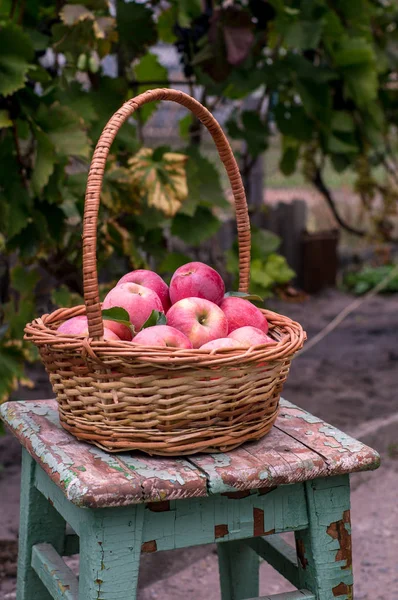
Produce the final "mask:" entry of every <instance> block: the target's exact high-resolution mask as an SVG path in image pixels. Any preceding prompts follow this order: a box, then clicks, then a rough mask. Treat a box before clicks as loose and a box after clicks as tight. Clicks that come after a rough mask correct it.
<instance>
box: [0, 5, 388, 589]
mask: <svg viewBox="0 0 398 600" xmlns="http://www.w3.org/2000/svg"><path fill="white" fill-rule="evenodd" d="M397 26H398V5H397V2H396V1H393V0H391V1H389V0H350V1H349V2H347V1H346V0H334V2H328V1H327V0H305V1H304V0H302V1H301V0H241V1H237V0H226V1H216V0H169V1H166V0H152V1H141V2H138V1H131V2H125V1H124V0H112V1H107V0H88V1H84V0H77V1H76V2H75V1H70V2H64V1H63V0H2V2H1V4H0V302H1V308H0V402H3V401H6V400H7V399H9V398H12V399H30V398H32V399H33V398H44V397H51V395H52V391H51V389H50V387H49V384H48V380H47V376H46V375H45V373H44V371H43V369H42V367H41V365H40V363H39V362H38V356H37V353H36V351H35V349H34V348H33V346H31V345H28V344H27V343H25V342H24V341H23V329H24V326H25V323H26V322H28V321H30V320H32V319H33V318H34V317H36V316H38V315H40V314H43V313H46V312H50V311H52V310H54V309H55V308H56V307H58V306H73V305H76V304H81V303H82V302H83V299H82V278H81V267H82V263H81V233H82V216H83V209H84V193H85V183H86V178H87V172H88V168H89V164H90V157H91V155H92V152H93V149H94V147H95V144H96V142H97V140H98V137H99V135H100V133H101V131H102V129H103V127H104V126H105V124H106V122H107V121H108V119H109V118H110V117H111V115H112V114H113V113H114V112H115V111H116V110H117V109H118V108H119V107H120V106H121V105H122V104H123V102H125V101H126V100H128V99H129V98H132V97H134V96H135V95H137V94H139V93H141V92H143V91H145V90H148V89H151V88H156V87H172V88H176V89H179V90H182V91H184V92H186V93H188V94H190V95H192V96H194V97H195V98H197V99H198V100H199V101H200V102H202V104H204V105H205V106H207V108H208V109H209V110H210V111H211V112H212V113H213V114H214V115H215V116H216V118H217V119H218V120H219V122H220V123H221V125H222V126H223V128H224V130H225V132H226V134H227V136H228V138H229V140H230V143H231V145H232V147H233V149H234V152H235V155H236V158H237V160H238V162H239V166H240V169H241V174H242V177H243V180H244V183H245V187H246V191H247V199H248V204H249V210H250V215H251V223H252V242H253V243H252V263H251V278H252V284H251V289H252V291H253V292H254V293H257V294H259V295H260V296H261V297H262V298H264V302H265V306H267V307H269V308H271V309H273V310H276V311H278V312H282V313H285V314H287V315H289V316H291V317H292V318H294V319H296V320H298V321H300V322H301V323H302V324H303V326H304V327H305V328H306V330H307V333H308V337H309V342H308V343H307V346H306V347H305V348H304V351H303V352H302V354H301V355H299V356H298V357H297V358H296V359H295V361H294V363H293V367H292V371H291V375H290V378H289V380H288V382H287V384H286V387H285V391H284V395H285V397H287V398H288V399H289V400H290V401H291V402H293V403H296V404H298V405H300V406H302V407H304V408H305V409H307V410H309V411H310V412H312V413H314V414H316V415H318V416H320V417H322V418H324V419H325V420H326V421H329V422H331V423H333V424H334V425H336V426H338V427H340V428H342V429H343V430H345V431H347V432H349V433H351V434H352V435H354V436H356V437H359V438H360V439H362V440H363V441H365V442H366V443H368V444H370V445H373V446H374V447H376V448H377V449H378V450H379V451H380V452H381V453H382V456H383V466H382V468H381V469H379V471H377V472H376V473H373V474H367V475H364V474H362V475H356V476H354V477H353V516H352V518H353V526H354V568H355V573H354V575H355V578H356V586H357V588H356V598H357V599H358V600H370V599H372V600H378V599H380V600H397V598H398V565H397V562H396V556H398V541H397V540H398V536H397V533H398V531H397V529H398V525H397V523H398V505H397V502H396V490H397V487H398V480H397V476H396V467H397V464H398V461H397V457H398V434H397V431H398V400H397V392H396V389H397V386H398V374H397V361H398V350H397V337H398V302H397V296H396V293H397V292H398V269H397V247H398V246H397V242H398V218H397V206H398V204H397V199H398V195H397V194H398V169H397V166H398V146H397V125H398V76H397V74H398V30H397ZM97 254H98V266H99V273H100V283H101V292H102V294H103V295H105V293H106V292H107V290H108V289H110V288H111V287H112V286H113V285H114V283H115V282H116V281H117V280H118V279H119V278H120V276H121V275H123V274H124V273H126V272H127V271H129V270H133V269H136V268H150V269H154V270H156V271H157V272H158V273H160V274H161V275H162V276H164V277H165V279H166V280H167V279H168V278H169V277H170V275H171V274H172V273H173V271H174V270H175V269H176V268H177V267H178V266H180V265H181V264H183V263H185V262H188V261H189V260H192V259H197V260H202V261H204V262H207V263H209V264H211V265H212V266H214V267H215V268H216V269H217V270H219V271H220V273H222V275H223V277H224V278H225V281H226V282H227V287H228V288H229V289H231V290H233V289H236V288H237V277H238V260H237V246H236V230H235V221H234V207H233V199H232V197H231V193H230V190H229V186H228V180H227V178H226V175H225V172H224V171H223V168H222V164H221V162H220V161H219V159H218V157H217V153H216V150H215V147H214V145H213V142H212V140H211V138H210V136H209V135H208V133H207V132H206V131H205V130H204V129H203V127H202V126H201V124H200V123H199V122H198V121H197V120H196V119H195V118H194V117H193V116H192V115H191V114H187V112H186V111H185V109H183V108H182V107H180V106H179V105H176V104H171V103H163V104H161V105H160V104H159V103H158V104H151V105H146V106H144V107H143V108H141V109H140V110H139V111H138V112H137V113H136V114H134V116H133V117H132V118H131V119H130V120H129V121H128V122H127V123H126V124H125V125H124V126H123V128H122V129H121V131H120V133H119V134H118V136H117V138H116V141H115V143H114V144H113V146H112V149H111V153H110V157H109V160H108V165H107V169H106V173H105V179H104V185H103V190H102V206H101V210H100V222H99V229H98V246H97ZM3 433H4V435H3V436H2V437H0V468H1V469H2V471H1V472H0V486H1V489H2V491H3V490H4V492H5V493H4V492H3V493H2V494H1V498H0V508H1V514H2V520H0V598H7V599H8V598H9V599H11V598H14V597H15V593H14V591H15V570H16V562H15V561H16V547H17V546H16V538H17V531H18V519H19V517H18V502H19V500H18V496H19V476H20V472H19V462H20V450H19V447H18V444H16V443H14V442H13V440H12V439H11V438H10V436H8V435H6V434H5V432H3ZM140 589H141V591H140V596H139V598H140V599H142V600H149V599H151V598H157V597H160V596H162V597H163V598H169V597H170V598H171V597H172V596H173V598H174V600H178V599H179V598H195V599H197V600H201V599H202V598H203V599H204V598H207V599H209V600H213V599H216V598H219V591H218V583H217V573H216V556H215V554H214V551H213V549H211V548H210V549H209V548H200V549H195V550H189V551H186V550H184V551H183V552H175V553H167V555H156V556H155V557H151V556H148V557H145V561H144V564H143V571H142V578H141V588H140ZM262 589H263V593H265V592H268V593H275V592H282V591H287V590H289V589H290V588H289V584H287V582H284V581H283V580H282V579H281V578H280V577H279V576H278V577H277V576H275V575H274V574H273V573H272V570H270V569H269V568H268V567H267V566H266V565H263V566H262Z"/></svg>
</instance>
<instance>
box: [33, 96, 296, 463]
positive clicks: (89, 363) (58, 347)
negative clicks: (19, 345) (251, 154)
mask: <svg viewBox="0 0 398 600" xmlns="http://www.w3.org/2000/svg"><path fill="white" fill-rule="evenodd" d="M155 100H171V101H174V102H177V103H178V104H181V105H183V106H185V107H187V108H189V109H190V110H191V111H192V112H193V113H194V115H195V116H196V117H197V118H198V119H200V121H201V122H202V123H203V124H204V125H205V126H206V127H207V129H208V130H209V132H210V134H211V135H212V137H213V139H214V142H215V144H216V146H217V149H218V152H219V155H220V158H221V160H222V162H223V163H224V166H225V168H226V171H227V174H228V177H229V180H230V183H231V186H232V192H233V196H234V199H235V205H236V219H237V225H238V239H239V265H240V284H239V285H240V287H239V289H240V290H241V291H247V289H248V285H249V271H250V224H249V217H248V210H247V204H246V198H245V192H244V189H243V185H242V180H241V177H240V174H239V169H238V166H237V164H236V161H235V158H234V156H233V153H232V150H231V148H230V145H229V143H228V141H227V139H226V137H225V135H224V133H223V131H222V129H221V127H220V125H219V124H218V123H217V121H216V120H215V119H214V117H213V116H212V115H211V114H210V113H209V111H208V110H207V109H206V108H204V107H203V106H202V105H201V104H200V103H199V102H197V101H196V100H195V99H193V98H192V97H190V96H188V95H187V94H184V93H183V92H180V91H176V90H170V89H157V90H151V91H148V92H145V93H144V94H141V95H139V96H137V97H136V98H133V99H131V100H129V101H128V102H126V103H125V104H124V105H123V106H122V107H121V108H120V110H118V111H117V112H116V113H115V114H114V115H113V117H112V118H111V119H110V121H109V122H108V124H107V125H106V127H105V129H104V130H103V132H102V134H101V137H100V139H99V142H98V144H97V146H96V149H95V152H94V156H93V159H92V163H91V168H90V171H89V175H88V181H87V190H86V198H85V212H84V224H83V280H84V301H85V306H79V307H76V308H70V309H63V308H61V309H59V310H56V311H55V312H53V313H51V314H49V315H43V316H42V317H41V318H39V319H36V320H35V321H33V322H32V323H30V324H28V325H27V326H26V329H25V333H26V335H25V339H28V340H31V341H32V342H33V343H34V344H36V345H37V346H38V348H39V351H40V355H41V358H42V360H43V362H44V365H45V367H46V370H47V372H48V374H49V376H50V381H51V384H52V387H53V390H54V392H55V394H56V397H57V400H58V404H59V413H60V420H61V423H62V425H63V427H64V428H65V429H67V430H68V431H69V432H70V433H72V434H73V435H74V436H76V437H77V438H79V439H81V440H86V441H87V442H90V443H92V444H95V445H96V446H99V447H100V448H103V449H105V450H107V451H110V452H120V451H125V450H142V451H143V452H147V453H148V454H158V455H169V456H172V455H183V454H194V453H196V452H218V451H227V450H231V449H233V448H236V447H237V446H239V445H240V444H242V443H243V442H247V441H249V440H257V439H259V438H260V437H262V436H263V435H264V434H266V433H267V432H268V431H269V430H270V429H271V427H272V425H273V423H274V421H275V419H276V416H277V412H278V403H279V397H280V393H281V390H282V385H283V383H284V381H285V380H286V377H287V375H288V372H289V367H290V362H291V359H292V357H293V355H294V354H295V352H296V351H297V350H299V349H300V348H301V347H302V345H303V342H304V340H305V333H304V332H303V329H302V327H301V326H300V325H299V324H298V323H295V322H293V321H292V320H291V319H289V318H287V317H284V316H281V315H279V314H276V313H273V312H271V311H267V310H264V311H263V312H264V314H265V316H266V317H267V319H268V321H269V324H270V334H271V336H272V337H273V338H274V340H275V344H268V345H266V346H264V345H263V346H257V347H253V348H250V349H248V350H246V349H244V350H242V349H240V350H238V349H236V350H235V349H223V350H218V351H214V350H212V351H209V350H191V349H190V350H185V349H184V350H182V349H170V348H154V347H147V346H145V347H144V346H138V345H134V344H132V343H131V342H125V341H113V340H112V341H104V340H103V337H102V336H103V321H102V316H101V303H100V299H99V293H98V279H97V266H96V238H97V231H96V228H97V218H98V209H99V202H100V193H101V185H102V180H103V175H104V169H105V163H106V159H107V156H108V153H109V149H110V147H111V145H112V142H113V140H114V138H115V136H116V134H117V132H118V130H119V128H120V127H121V125H122V124H123V123H124V122H125V121H126V119H128V118H129V117H130V115H132V114H133V112H134V111H135V110H137V108H138V107H140V106H142V105H143V104H146V103H147V102H151V101H155ZM82 314H87V318H88V325H89V338H84V337H82V336H72V335H65V334H61V333H58V332H57V331H56V330H57V327H58V326H59V325H60V324H61V323H62V322H63V321H65V320H66V319H69V318H70V317H73V316H77V315H82Z"/></svg>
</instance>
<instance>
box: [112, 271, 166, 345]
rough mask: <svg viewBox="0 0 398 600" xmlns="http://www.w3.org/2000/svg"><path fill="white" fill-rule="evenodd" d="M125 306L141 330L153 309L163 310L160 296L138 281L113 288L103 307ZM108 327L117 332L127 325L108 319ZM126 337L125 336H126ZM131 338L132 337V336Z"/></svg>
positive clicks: (136, 328) (134, 324) (132, 320)
mask: <svg viewBox="0 0 398 600" xmlns="http://www.w3.org/2000/svg"><path fill="white" fill-rule="evenodd" d="M114 306H120V307H121V308H124V309H125V310H126V311H127V312H128V314H129V317H130V321H131V323H132V325H133V326H134V329H135V330H136V331H139V330H140V329H141V327H142V326H143V324H144V323H145V321H146V320H147V319H148V317H149V316H150V314H151V312H152V311H153V310H158V311H159V312H163V306H162V303H161V301H160V299H159V296H158V295H157V294H156V293H155V292H154V291H153V290H150V289H149V288H146V287H144V286H143V285H138V283H121V284H120V285H117V286H116V287H114V288H112V289H111V291H110V292H109V293H108V294H107V296H106V297H105V300H104V301H103V303H102V308H113V307H114ZM107 327H109V329H112V331H114V332H115V333H118V331H119V330H121V329H122V331H123V330H126V327H125V326H124V325H122V324H121V323H116V322H115V321H107ZM124 339H125V338H124ZM130 339H131V338H130Z"/></svg>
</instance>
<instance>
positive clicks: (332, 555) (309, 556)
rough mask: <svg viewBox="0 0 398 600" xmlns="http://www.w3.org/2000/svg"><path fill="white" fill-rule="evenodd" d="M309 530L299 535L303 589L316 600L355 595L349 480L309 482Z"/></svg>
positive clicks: (341, 477) (300, 572) (335, 599)
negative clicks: (308, 591)
mask: <svg viewBox="0 0 398 600" xmlns="http://www.w3.org/2000/svg"><path fill="white" fill-rule="evenodd" d="M305 486H306V499H307V506H308V515H309V527H308V529H306V530H304V531H298V532H296V534H295V535H296V546H297V558H298V567H299V581H300V586H301V587H303V588H306V589H309V590H310V591H311V592H313V593H314V594H315V596H316V599H317V600H330V599H331V598H333V600H339V598H341V600H348V599H350V598H352V597H353V596H352V594H353V589H352V588H353V579H352V549H351V526H350V486H349V476H348V475H345V476H338V477H329V478H325V479H316V480H314V481H307V482H306V483H305Z"/></svg>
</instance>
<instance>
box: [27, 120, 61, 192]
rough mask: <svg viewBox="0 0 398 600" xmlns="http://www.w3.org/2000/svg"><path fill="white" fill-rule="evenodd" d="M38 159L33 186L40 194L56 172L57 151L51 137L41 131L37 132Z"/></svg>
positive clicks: (34, 170) (33, 176) (36, 160)
mask: <svg viewBox="0 0 398 600" xmlns="http://www.w3.org/2000/svg"><path fill="white" fill-rule="evenodd" d="M35 137H36V143H37V147H36V159H35V163H34V169H33V174H32V187H33V190H34V191H35V193H36V194H40V192H41V191H42V189H43V188H44V187H45V186H46V185H47V183H48V180H49V179H50V176H51V175H52V173H53V172H54V164H55V160H56V159H55V152H54V146H53V145H52V143H51V141H50V139H49V137H48V136H47V135H46V134H45V133H42V132H41V131H37V132H36V135H35Z"/></svg>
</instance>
